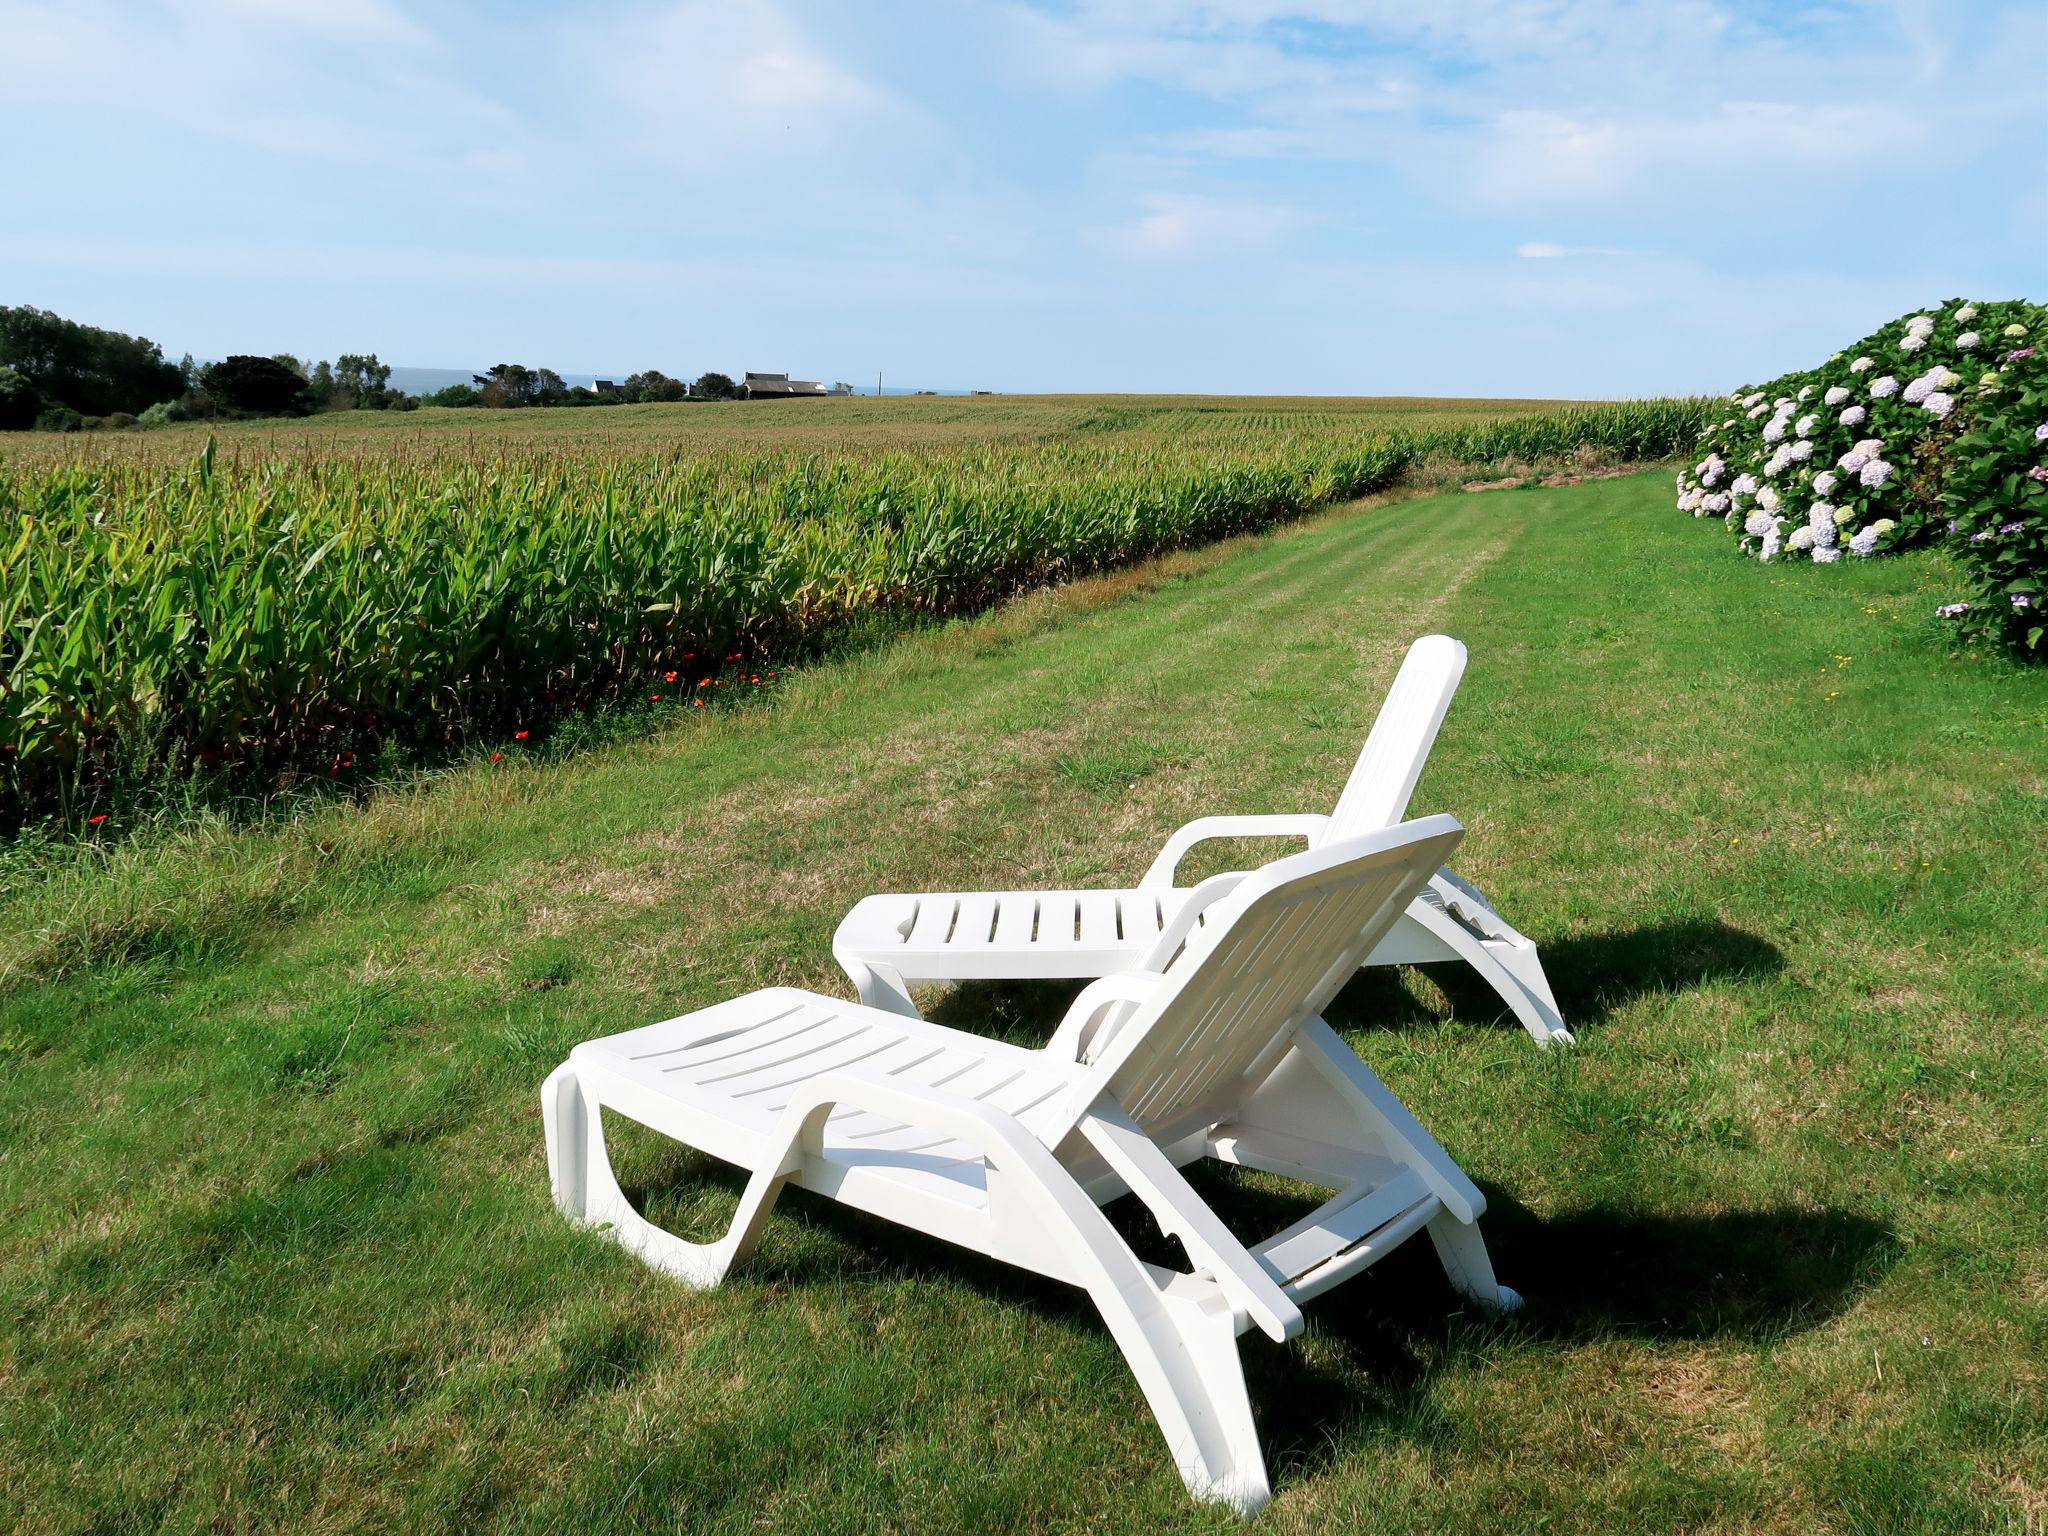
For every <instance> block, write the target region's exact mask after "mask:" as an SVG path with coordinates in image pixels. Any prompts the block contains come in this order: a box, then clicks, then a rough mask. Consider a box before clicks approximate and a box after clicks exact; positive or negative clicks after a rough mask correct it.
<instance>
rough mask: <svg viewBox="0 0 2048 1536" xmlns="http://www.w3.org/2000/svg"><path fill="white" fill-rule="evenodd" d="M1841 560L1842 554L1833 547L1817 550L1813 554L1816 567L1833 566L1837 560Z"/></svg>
mask: <svg viewBox="0 0 2048 1536" xmlns="http://www.w3.org/2000/svg"><path fill="white" fill-rule="evenodd" d="M1841 558H1842V552H1841V551H1840V550H1839V549H1836V548H1834V547H1833V546H1832V545H1830V546H1829V547H1828V548H1826V549H1816V550H1815V551H1814V552H1813V563H1814V564H1815V565H1833V564H1834V563H1835V562H1836V561H1837V560H1839V559H1841Z"/></svg>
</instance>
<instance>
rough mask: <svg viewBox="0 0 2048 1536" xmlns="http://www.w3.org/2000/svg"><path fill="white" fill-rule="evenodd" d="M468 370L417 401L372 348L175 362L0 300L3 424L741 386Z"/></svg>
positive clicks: (546, 401)
mask: <svg viewBox="0 0 2048 1536" xmlns="http://www.w3.org/2000/svg"><path fill="white" fill-rule="evenodd" d="M472 377H473V379H474V382H473V383H469V384H451V385H449V386H448V387H447V388H446V389H443V390H438V391H436V392H435V393H433V394H431V395H428V396H427V397H426V398H425V399H424V400H422V399H420V398H418V397H416V396H413V395H408V394H406V393H405V392H404V391H403V390H398V389H393V388H392V387H391V365H390V364H389V363H384V362H379V361H378V359H377V354H376V353H374V352H370V353H361V354H359V353H354V352H346V353H343V354H342V355H341V356H340V357H337V358H335V359H334V360H333V361H332V362H317V363H313V364H310V365H308V364H307V363H304V362H301V361H300V360H299V359H298V358H296V357H294V356H292V355H291V354H290V353H289V352H280V353H278V354H277V355H276V356H274V357H256V356H253V355H248V354H240V353H238V354H236V355H235V356H232V357H226V358H222V359H221V360H220V361H219V362H217V363H208V364H206V365H204V366H203V367H202V366H201V365H199V364H197V363H195V362H193V360H192V355H191V354H190V353H189V352H188V353H186V354H185V356H184V358H183V359H182V360H181V361H179V362H176V363H173V362H170V361H168V360H166V359H165V357H164V354H163V349H162V348H161V347H159V346H158V345H157V344H156V343H155V342H153V341H151V340H150V339H149V338H148V337H146V336H127V335H123V334H122V333H121V332H119V331H108V330H102V329H100V328H99V327H98V326H93V325H81V324H79V323H78V322H77V321H75V320H66V319H64V318H63V317H62V316H61V315H56V314H52V313H51V312H50V311H49V310H47V309H35V308H32V307H30V306H27V305H22V306H20V307H13V308H10V307H8V306H6V305H0V431H22V430H26V429H28V428H31V427H33V428H36V429H39V430H41V431H46V432H50V431H54V432H76V431H81V430H83V431H92V430H97V429H101V428H113V427H134V426H156V425H158V424H160V423H164V422H173V421H195V420H214V419H224V420H234V419H238V418H242V417H250V416H310V415H312V414H314V413H315V412H319V411H411V410H417V409H418V408H419V407H420V406H421V405H435V406H486V407H494V408H500V409H506V408H512V407H518V406H537V405H639V404H644V403H648V402H658V401H673V400H737V399H739V398H740V394H741V391H740V386H739V385H737V384H735V383H734V382H733V381H732V380H731V379H730V378H729V377H727V376H726V375H725V374H722V373H706V374H702V375H700V376H699V377H698V378H697V379H696V380H695V381H694V382H692V383H685V382H683V381H682V380H681V379H672V378H670V377H669V376H668V375H667V374H665V373H662V372H661V371H659V370H658V369H649V370H648V371H647V372H645V373H636V374H632V375H631V376H629V377H628V378H626V379H625V380H624V381H622V382H620V383H618V384H615V385H611V386H609V387H607V388H605V389H593V388H588V387H586V386H583V385H573V386H572V385H570V384H569V383H568V382H567V381H565V380H564V379H563V378H562V376H561V375H560V374H559V373H556V372H555V371H554V369H552V368H527V367H524V366H522V365H521V364H518V363H499V364H498V365H497V366H496V367H494V368H492V369H491V370H490V372H488V373H480V374H475V375H473V376H472Z"/></svg>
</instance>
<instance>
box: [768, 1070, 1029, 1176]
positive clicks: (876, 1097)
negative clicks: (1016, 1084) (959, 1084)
mask: <svg viewBox="0 0 2048 1536" xmlns="http://www.w3.org/2000/svg"><path fill="white" fill-rule="evenodd" d="M839 1108H846V1109H859V1110H866V1111H867V1112H868V1113H870V1114H876V1115H886V1116H888V1117H890V1118H891V1119H895V1120H901V1121H903V1122H904V1123H905V1124H906V1125H914V1126H916V1127H918V1128H919V1129H920V1130H927V1131H936V1132H938V1133H939V1134H940V1135H942V1136H952V1137H955V1138H957V1139H958V1140H960V1141H964V1142H966V1143H967V1144H968V1145H969V1146H971V1147H975V1148H977V1149H979V1150H980V1152H981V1153H982V1155H983V1156H984V1157H986V1158H987V1159H988V1160H989V1161H990V1162H991V1163H994V1164H996V1165H997V1166H999V1167H1009V1168H1016V1167H1018V1166H1019V1165H1021V1164H1031V1165H1035V1166H1039V1167H1041V1169H1042V1167H1043V1165H1045V1164H1048V1163H1051V1164H1053V1166H1057V1164H1056V1163H1054V1162H1053V1158H1052V1153H1051V1152H1050V1151H1049V1150H1048V1149H1047V1147H1046V1146H1045V1144H1044V1143H1043V1142H1041V1141H1039V1139H1038V1138H1037V1137H1035V1136H1033V1135H1032V1134H1031V1133H1030V1132H1029V1131H1027V1130H1025V1129H1024V1127H1023V1126H1022V1125H1021V1124H1019V1123H1018V1121H1017V1119H1016V1117H1015V1116H1014V1115H1009V1114H1006V1113H1004V1112H1003V1111H1002V1110H1000V1109H996V1108H994V1107H993V1106H991V1105H988V1104H984V1103H983V1102H982V1101H981V1100H979V1099H971V1098H969V1097H967V1095H965V1094H962V1093H949V1092H947V1091H946V1090H945V1089H943V1088H931V1087H927V1086H925V1085H923V1084H918V1085H915V1086H906V1085H901V1084H897V1083H885V1082H880V1081H877V1080H876V1079H874V1078H871V1077H863V1076H861V1075H860V1074H859V1073H856V1072H824V1073H820V1074H819V1075H818V1076H816V1077H813V1078H810V1079H808V1080H806V1081H804V1082H802V1083H799V1084H798V1085H797V1087H796V1091H795V1092H794V1093H792V1094H791V1095H790V1099H789V1104H788V1106H787V1107H786V1108H785V1109H784V1110H783V1112H782V1128H783V1137H784V1146H783V1153H782V1168H783V1171H784V1172H795V1171H796V1168H797V1166H798V1164H799V1162H800V1161H801V1159H802V1157H803V1155H804V1154H805V1153H806V1152H807V1151H812V1150H814V1149H815V1146H816V1144H817V1142H818V1139H819V1138H820V1137H821V1136H822V1135H823V1133H824V1129H825V1121H826V1119H827V1118H828V1117H829V1116H830V1115H831V1113H832V1111H833V1110H835V1109H839Z"/></svg>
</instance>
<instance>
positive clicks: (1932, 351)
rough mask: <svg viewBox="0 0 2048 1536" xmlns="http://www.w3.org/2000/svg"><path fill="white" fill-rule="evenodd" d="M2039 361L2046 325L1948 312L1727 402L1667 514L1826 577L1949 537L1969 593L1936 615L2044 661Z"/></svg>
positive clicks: (1989, 306) (1999, 313)
mask: <svg viewBox="0 0 2048 1536" xmlns="http://www.w3.org/2000/svg"><path fill="white" fill-rule="evenodd" d="M2037 345H2048V309H2043V308H2042V307H2041V306H2040V305H2038V304H2030V303H2027V302H2025V301H2023V300H2007V301H2003V302H1998V303H1982V304H1972V303H1968V302H1965V301H1963V300H1961V299H1955V300H1951V301H1949V302H1948V303H1946V304H1939V305H1936V306H1934V307H1933V308H1931V309H1928V310H1924V311H1921V312H1918V313H1915V314H1911V315H1907V316H1905V317H1904V318H1902V319H1900V320H1897V321H1894V322H1893V323H1892V324H1890V325H1887V326H1885V327H1884V328H1883V329H1881V330H1879V331H1877V332H1876V333H1875V334H1873V335H1870V336H1866V337H1865V338H1864V339H1863V340H1862V341H1860V342H1858V343H1857V344H1856V345H1855V346H1853V347H1850V348H1848V349H1847V350H1846V351H1842V352H1838V353H1836V354H1835V355H1834V356H1833V357H1831V358H1829V359H1828V360H1827V361H1826V362H1825V363H1823V364H1822V365H1821V366H1820V367H1818V368H1815V369H1812V370H1809V371H1807V372H1804V373H1788V374H1786V375H1784V376H1783V377H1781V378H1777V379H1773V380H1771V381H1770V382H1769V383H1768V384H1759V385H1753V386H1746V387H1744V388H1742V389H1738V390H1736V391H1735V393H1734V394H1732V395H1730V396H1729V397H1728V398H1729V407H1728V412H1727V415H1726V417H1725V418H1724V419H1723V420H1721V421H1719V422H1717V423H1715V424H1714V425H1712V426H1710V427H1708V428H1707V429H1706V430H1705V431H1704V432H1702V433H1701V434H1700V441H1699V450H1698V451H1699V453H1700V457H1699V459H1698V460H1697V462H1695V463H1693V464H1691V465H1689V466H1687V468H1686V469H1684V470H1683V471H1681V472H1680V474H1679V476H1678V509H1679V510H1680V511H1681V512H1690V513H1691V514H1692V515H1693V516H1694V517H1708V516H1713V517H1718V518H1720V519H1721V520H1722V521H1723V522H1724V523H1726V524H1727V526H1728V527H1730V528H1732V529H1734V530H1735V532H1736V535H1737V539H1738V543H1739V547H1740V548H1741V549H1742V551H1743V553H1745V554H1749V555H1754V556H1755V557H1756V558H1757V559H1759V560H1766V561H1768V560H1779V559H1805V560H1812V561H1814V562H1816V563H1817V564H1821V565H1830V564H1833V563H1834V562H1836V561H1838V560H1841V559H1842V558H1843V557H1844V556H1845V555H1846V556H1849V557H1852V558H1861V557H1868V556H1871V555H1877V554H1883V553H1886V552H1888V551H1891V550H1894V549H1901V548H1904V547H1906V546H1908V545H1913V544H1925V543H1931V542H1934V541H1936V540H1938V539H1942V538H1945V537H1952V538H1954V539H1955V540H1956V543H1957V549H1958V553H1959V554H1960V555H1961V557H1962V560H1963V564H1964V567H1965V569H1966V570H1968V571H1969V572H1970V573H1971V579H1972V582H1973V586H1974V587H1975V593H1974V595H1973V596H1972V597H1971V598H1969V599H1967V600H1964V601H1960V602H1957V603H1951V604H1947V605H1944V607H1943V608H1942V610H1941V612H1942V615H1943V616H1944V617H1952V618H1966V619H1967V620H1968V623H1969V625H1970V627H1971V628H1972V629H1973V630H1974V631H1976V632H1978V633H1985V634H1995V635H1997V636H1998V637H1999V638H2000V639H2002V640H2004V641H2006V642H2007V643H2009V644H2013V645H2015V646H2016V647H2018V648H2021V649H2026V650H2031V651H2034V652H2036V653H2039V651H2040V648H2041V640H2042V624H2041V615H2040V604H2041V602H2042V601H2043V597H2042V586H2043V585H2044V582H2043V573H2044V571H2048V561H2044V543H2048V529H2044V526H2043V522H2042V518H2043V514H2044V497H2043V493H2044V492H2048V469H2044V468H2042V464H2043V461H2044V458H2048V427H2043V428H2042V432H2041V435H2040V436H2038V437H2037V436H2036V435H2035V429H2036V428H2037V427H2039V426H2041V424H2042V422H2043V421H2044V420H2048V410H2044V409H2043V408H2042V406H2041V400H2042V396H2041V394H2040V383H2039V380H2040V362H2041V360H2040V358H2039V357H2038V356H2037V354H2036V351H2035V349H2036V347H2037ZM2030 413H2031V414H2030ZM2001 604H2002V605H2003V606H2002V607H2001ZM2007 610H2010V612H2008V611H2007ZM2029 635H2031V637H2032V638H2028V636H2029Z"/></svg>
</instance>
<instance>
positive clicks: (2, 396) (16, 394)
mask: <svg viewBox="0 0 2048 1536" xmlns="http://www.w3.org/2000/svg"><path fill="white" fill-rule="evenodd" d="M42 409H43V397H42V396H41V395H39V394H37V393H36V390H35V386H34V385H33V384H31V383H29V381H28V380H27V379H24V378H23V377H22V376H21V375H20V374H19V373H17V372H15V371H14V370H13V369H12V368H8V367H4V366H0V432H26V431H27V430H28V429H29V428H30V427H32V426H34V425H35V424H36V417H37V416H39V415H41V414H42Z"/></svg>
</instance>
